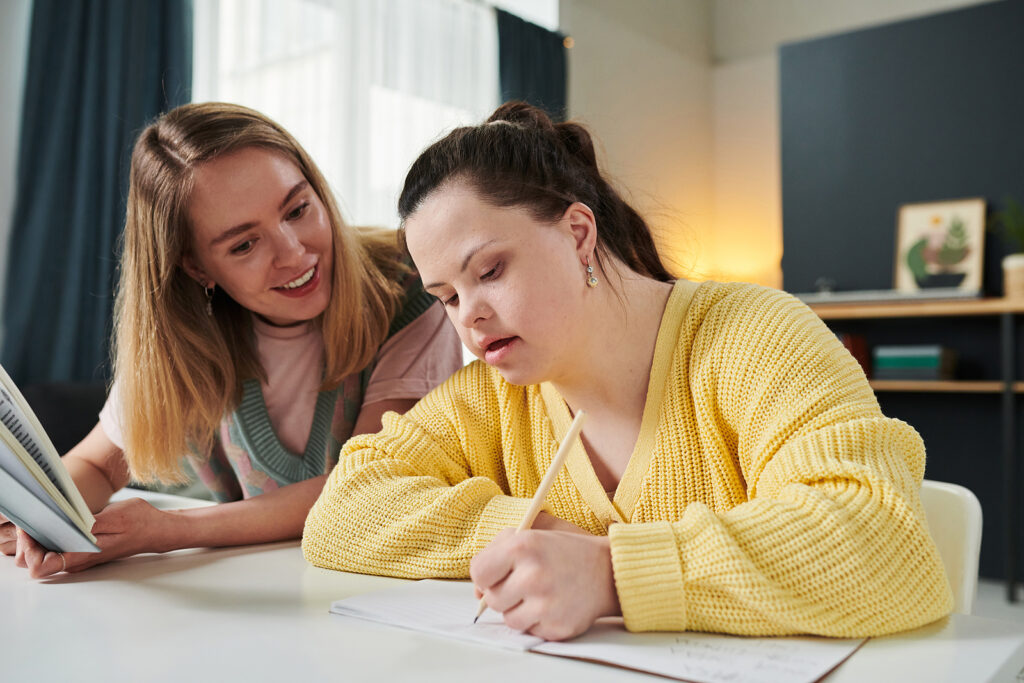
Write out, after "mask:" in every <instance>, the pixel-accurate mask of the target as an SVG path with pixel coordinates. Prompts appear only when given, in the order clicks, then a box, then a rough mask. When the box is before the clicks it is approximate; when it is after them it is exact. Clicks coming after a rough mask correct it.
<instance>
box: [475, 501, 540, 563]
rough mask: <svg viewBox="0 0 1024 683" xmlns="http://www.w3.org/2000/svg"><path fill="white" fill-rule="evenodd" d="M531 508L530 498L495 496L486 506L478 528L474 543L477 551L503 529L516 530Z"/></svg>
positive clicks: (481, 514)
mask: <svg viewBox="0 0 1024 683" xmlns="http://www.w3.org/2000/svg"><path fill="white" fill-rule="evenodd" d="M529 507H530V499H529V498H513V497H512V496H495V497H494V498H492V499H491V500H490V502H488V503H487V505H485V506H484V510H483V512H482V513H480V521H479V522H478V523H477V526H476V535H475V536H474V537H473V543H474V544H475V545H476V551H477V552H480V551H481V550H483V549H484V548H485V547H486V546H487V544H488V543H490V542H491V541H492V540H493V539H494V537H495V536H497V535H498V532H499V531H501V530H502V529H515V528H516V527H517V526H519V522H521V521H523V515H525V514H526V510H527V508H529Z"/></svg>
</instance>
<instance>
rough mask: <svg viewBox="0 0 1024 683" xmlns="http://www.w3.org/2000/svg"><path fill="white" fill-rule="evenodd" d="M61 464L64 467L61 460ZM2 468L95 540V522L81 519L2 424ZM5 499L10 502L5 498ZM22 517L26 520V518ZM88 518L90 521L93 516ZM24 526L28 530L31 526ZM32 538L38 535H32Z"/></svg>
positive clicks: (0, 454) (0, 461)
mask: <svg viewBox="0 0 1024 683" xmlns="http://www.w3.org/2000/svg"><path fill="white" fill-rule="evenodd" d="M0 391H2V389H0ZM58 464H60V465H61V466H62V467H63V464H62V463H58ZM0 469H2V470H3V471H4V473H5V474H7V475H9V476H10V477H11V478H12V479H13V480H15V481H17V482H18V483H19V484H21V486H22V487H23V488H24V489H25V491H26V492H27V493H32V494H34V495H35V496H36V498H37V499H38V500H39V501H40V504H41V505H45V506H46V507H48V508H50V510H51V511H53V512H54V513H55V514H56V515H57V516H59V517H61V518H62V519H63V520H65V521H66V522H67V523H68V524H73V525H74V526H76V527H78V529H79V530H80V531H81V532H82V533H83V534H84V535H85V536H86V537H87V538H88V539H89V540H90V541H95V540H96V538H95V537H94V536H93V535H92V524H93V522H91V521H90V522H86V520H84V519H82V516H81V515H79V514H78V511H77V510H76V509H75V508H73V507H72V506H71V503H70V502H68V500H67V499H66V498H65V497H64V495H63V494H62V493H61V492H60V490H59V489H58V488H57V486H56V485H55V484H54V483H53V482H52V481H50V479H49V478H48V477H47V476H46V474H45V473H44V472H43V470H42V469H41V468H40V467H39V465H38V464H36V462H35V460H33V459H32V457H31V456H29V454H28V453H27V452H26V451H25V449H24V448H23V447H22V445H21V443H19V442H18V440H17V439H15V438H14V435H13V434H11V433H10V432H9V431H7V430H6V429H4V428H3V427H0ZM40 491H41V493H40ZM76 491H77V490H76ZM0 500H3V499H0ZM3 502H7V501H6V500H3ZM22 518H23V519H24V517H22ZM89 518H90V520H91V519H92V515H90V516H89ZM12 521H13V520H12ZM18 526H21V525H18ZM22 528H24V529H25V530H26V531H28V528H26V527H22ZM30 535H31V534H30ZM33 538H35V537H34V536H33ZM36 540H39V539H36Z"/></svg>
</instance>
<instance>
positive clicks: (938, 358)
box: [872, 344, 956, 380]
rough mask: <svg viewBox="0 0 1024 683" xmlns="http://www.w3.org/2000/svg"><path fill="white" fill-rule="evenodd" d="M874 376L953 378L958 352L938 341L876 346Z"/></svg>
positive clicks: (918, 378) (908, 378)
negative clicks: (911, 344)
mask: <svg viewBox="0 0 1024 683" xmlns="http://www.w3.org/2000/svg"><path fill="white" fill-rule="evenodd" d="M872 356H873V363H872V366H873V370H874V374H873V375H872V377H873V378H874V379H889V380H898V379H904V380H951V379H953V377H954V375H955V374H956V352H955V351H953V350H952V349H949V348H946V347H944V346H939V345H937V344H929V345H918V346H909V345H893V346H876V347H875V348H874V351H873V353H872Z"/></svg>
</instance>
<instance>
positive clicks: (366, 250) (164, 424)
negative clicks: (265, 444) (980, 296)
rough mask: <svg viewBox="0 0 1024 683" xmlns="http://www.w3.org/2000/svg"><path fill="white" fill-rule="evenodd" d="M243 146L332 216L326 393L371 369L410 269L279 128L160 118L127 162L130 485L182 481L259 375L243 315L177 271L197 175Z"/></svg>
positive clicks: (198, 110) (225, 111)
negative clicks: (301, 186)
mask: <svg viewBox="0 0 1024 683" xmlns="http://www.w3.org/2000/svg"><path fill="white" fill-rule="evenodd" d="M245 147H261V148H265V149H269V150H272V151H274V152H277V153H280V154H282V155H284V156H285V157H286V158H288V159H289V160H291V161H292V162H294V163H295V165H296V166H297V167H298V168H299V169H300V170H301V171H302V173H303V175H304V176H305V178H306V180H307V181H308V182H309V184H310V186H311V187H312V188H313V190H314V191H315V192H316V194H317V196H318V197H319V198H320V200H321V201H322V202H323V204H324V206H325V207H326V209H327V213H328V215H329V217H330V223H331V228H332V230H333V233H334V247H333V251H334V274H333V277H332V280H331V288H332V289H331V303H330V304H329V305H328V307H327V309H326V310H325V311H324V313H323V314H322V315H321V316H320V318H319V319H318V320H317V324H318V325H319V326H320V329H321V331H322V334H323V337H324V348H325V362H324V379H323V384H322V386H321V390H326V389H331V388H333V387H336V386H337V385H338V384H339V383H340V382H341V381H342V379H344V378H345V376H347V375H349V374H351V373H353V372H356V371H358V370H361V369H362V368H364V367H365V366H366V365H367V364H368V363H369V362H370V361H371V359H372V358H373V356H374V354H375V353H376V351H377V349H378V347H379V346H380V344H381V343H382V342H383V340H384V338H385V336H386V335H387V331H388V326H389V324H390V321H391V319H392V318H393V317H394V315H395V313H396V311H397V310H398V307H399V304H400V301H401V296H402V287H401V284H400V281H401V279H402V278H403V277H404V276H405V274H406V273H408V269H407V268H406V267H405V266H404V265H403V262H402V258H401V251H400V248H399V246H398V244H397V241H396V239H395V237H394V233H392V232H390V231H382V230H372V229H353V228H350V227H348V226H346V225H345V224H344V223H343V222H342V220H341V214H340V213H339V211H338V207H337V204H336V202H335V201H334V198H333V196H332V195H331V192H330V190H329V188H328V186H327V183H326V181H325V180H324V178H323V176H322V175H321V173H320V171H319V170H318V169H317V167H316V165H315V164H314V163H313V161H312V159H310V157H309V155H308V154H306V152H305V150H303V149H302V147H301V146H300V145H299V143H298V142H297V141H296V140H295V139H294V138H293V137H292V136H291V135H289V134H288V132H287V131H285V130H284V129H283V128H281V126H279V125H277V124H276V123H274V122H273V121H271V120H270V119H268V118H267V117H265V116H263V115H262V114H260V113H259V112H256V111H253V110H251V109H248V108H246V107H242V106H238V105H234V104H224V103H203V104H187V105H184V106H182V107H178V108H176V109H174V110H172V111H170V112H168V113H166V114H164V115H163V116H161V117H160V118H159V119H157V120H156V121H155V122H153V123H152V124H150V125H149V126H148V127H147V128H146V129H145V130H144V131H142V134H141V135H140V136H139V139H138V141H137V142H136V144H135V149H134V151H133V153H132V163H131V176H130V188H129V191H128V210H127V218H126V222H125V230H124V236H123V251H122V256H121V269H120V282H119V285H118V290H117V299H116V303H115V312H114V316H115V317H114V335H115V339H114V346H113V352H114V382H115V383H116V385H117V388H118V391H119V392H120V403H121V406H122V416H121V419H122V430H123V434H124V452H125V457H126V458H127V461H128V465H129V467H130V469H131V473H132V476H133V477H134V478H135V479H136V480H139V481H145V482H149V481H155V480H161V481H167V482H175V481H182V479H183V478H184V477H183V473H182V469H181V458H182V456H183V455H185V454H186V453H187V452H188V451H189V449H190V448H194V449H198V450H205V449H207V448H209V446H210V444H211V442H212V439H213V435H214V433H215V431H216V429H217V426H218V424H219V423H220V421H221V420H222V419H223V416H224V415H225V414H227V413H228V412H229V411H230V410H231V409H233V408H234V407H235V406H237V404H238V401H239V400H240V398H241V392H242V382H243V381H245V380H246V379H250V378H256V377H263V369H262V368H261V367H260V364H259V360H258V358H257V355H256V349H255V344H254V340H253V333H252V316H251V314H250V313H249V312H248V311H247V310H246V309H244V308H243V307H242V306H240V305H239V304H237V303H236V302H234V301H233V300H232V299H231V298H230V297H228V296H227V295H226V294H224V293H222V292H219V291H218V292H217V294H216V295H215V296H214V299H213V315H212V316H210V315H208V314H207V310H206V306H207V299H206V295H205V293H204V290H203V287H202V285H200V284H199V283H197V282H196V281H195V280H193V279H192V278H191V277H189V275H188V274H187V273H186V272H185V270H184V269H183V267H182V258H183V256H185V255H186V254H187V253H188V252H189V250H190V249H191V248H192V230H191V227H190V224H189V217H188V203H189V198H190V195H191V192H192V188H193V184H194V172H195V169H196V167H197V166H198V165H200V164H202V163H204V162H207V161H209V160H211V159H214V158H215V157H217V156H218V155H221V154H224V153H227V152H231V151H236V150H239V149H242V148H245Z"/></svg>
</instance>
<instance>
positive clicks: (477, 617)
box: [473, 614, 480, 624]
mask: <svg viewBox="0 0 1024 683" xmlns="http://www.w3.org/2000/svg"><path fill="white" fill-rule="evenodd" d="M479 618H480V615H479V614H478V615H476V616H475V617H473V623H474V624H475V623H476V622H477V620H478V619H479Z"/></svg>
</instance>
